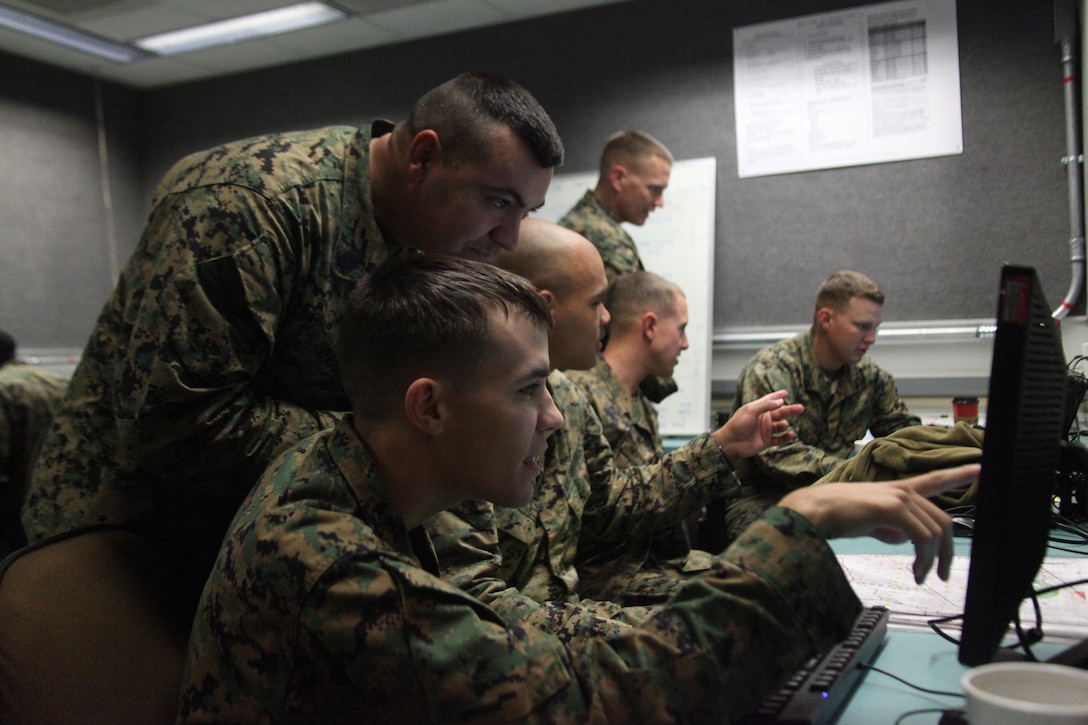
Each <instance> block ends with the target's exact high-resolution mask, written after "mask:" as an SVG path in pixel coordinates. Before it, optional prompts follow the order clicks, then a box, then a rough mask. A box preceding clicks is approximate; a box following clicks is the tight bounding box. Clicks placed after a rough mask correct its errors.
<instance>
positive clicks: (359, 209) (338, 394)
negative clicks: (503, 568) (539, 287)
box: [23, 122, 398, 581]
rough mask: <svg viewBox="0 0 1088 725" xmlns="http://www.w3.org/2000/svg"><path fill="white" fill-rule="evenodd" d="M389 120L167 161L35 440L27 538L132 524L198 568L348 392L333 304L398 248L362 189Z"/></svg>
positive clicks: (328, 422)
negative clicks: (37, 450)
mask: <svg viewBox="0 0 1088 725" xmlns="http://www.w3.org/2000/svg"><path fill="white" fill-rule="evenodd" d="M391 130H392V125H391V124H389V123H386V122H375V123H374V124H373V125H372V126H368V127H365V128H350V127H332V128H325V129H319V130H315V131H307V132H299V133H286V134H275V135H270V136H260V137H256V138H251V139H248V140H243V141H237V142H234V143H229V144H225V145H223V146H219V147H217V148H214V149H211V150H209V151H205V152H200V153H196V154H193V155H191V156H188V157H187V158H185V159H182V160H181V161H179V162H178V163H177V164H176V165H175V166H174V167H173V169H172V170H171V171H170V172H169V173H167V175H166V176H165V177H164V179H163V180H162V182H161V183H160V185H159V187H158V189H157V191H156V193H155V196H154V201H153V202H152V212H151V215H150V219H149V221H148V224H147V228H146V230H145V232H144V234H143V237H142V239H141V240H140V243H139V245H138V246H137V248H136V251H135V252H134V254H133V256H132V258H131V260H130V261H129V263H128V264H127V266H126V267H125V269H124V270H123V272H122V273H121V277H120V280H119V281H118V284H117V287H116V289H115V291H114V292H113V294H112V295H111V296H110V298H109V299H108V300H107V301H106V304H105V306H104V307H103V310H102V312H101V314H100V316H99V318H98V321H97V323H96V325H95V328H94V330H93V332H92V334H91V336H90V340H89V341H88V343H87V346H86V348H85V350H84V351H83V355H82V358H81V359H80V362H79V365H78V366H77V368H76V370H75V372H74V374H73V376H72V380H71V384H70V387H69V394H68V396H67V398H66V399H65V401H64V403H63V404H62V406H61V407H60V409H59V411H58V414H57V417H56V419H55V421H54V425H53V428H52V430H51V431H50V433H49V434H48V435H47V438H46V440H45V442H44V445H43V448H42V455H41V458H40V460H39V464H38V467H37V469H36V473H35V475H34V479H33V483H32V487H31V490H30V494H29V497H28V500H27V504H26V508H25V510H24V513H23V523H24V526H25V527H26V530H27V532H28V536H29V538H30V539H31V540H35V539H40V538H42V537H44V536H47V535H49V534H52V533H55V532H59V531H64V530H66V529H71V528H74V527H76V526H79V525H82V524H92V523H97V522H103V521H106V522H113V523H124V524H130V525H132V526H134V527H136V528H138V529H140V530H141V531H143V533H145V534H146V535H148V536H149V537H150V538H152V540H154V541H157V542H160V543H162V544H163V545H165V546H167V547H168V548H169V549H170V550H172V551H173V552H174V553H175V554H178V555H179V556H182V557H183V561H188V562H189V563H190V564H191V565H192V567H193V575H194V576H195V577H197V578H199V579H200V580H201V581H202V580H203V575H204V572H206V571H207V569H208V567H209V566H210V565H211V562H212V561H214V558H215V552H216V551H217V549H218V546H219V542H220V541H221V540H222V536H223V532H224V531H225V530H226V526H227V524H228V522H229V521H230V518H231V516H232V515H233V514H234V511H235V510H236V508H237V504H238V502H240V501H241V500H242V498H243V497H244V496H245V494H246V493H247V492H248V491H249V489H250V487H251V486H252V485H253V483H254V482H255V481H256V480H257V478H258V476H259V475H260V474H261V472H262V471H263V470H264V468H265V467H266V466H267V465H268V463H269V462H270V461H271V460H272V459H273V458H274V457H275V456H276V455H278V454H279V453H282V452H283V451H284V450H286V449H288V448H289V447H290V446H292V445H294V444H295V443H296V442H298V441H299V440H301V439H302V438H305V437H307V436H309V435H311V434H313V433H316V432H317V431H319V430H322V429H324V428H328V427H330V426H332V425H333V424H335V423H336V421H337V420H338V419H339V418H340V417H341V415H342V413H341V412H338V411H344V410H346V409H347V408H348V401H347V398H346V396H345V394H344V391H343V388H342V386H341V384H340V381H339V372H338V369H337V363H336V332H337V329H338V327H339V324H340V320H341V307H342V303H343V301H344V298H345V297H346V295H347V294H348V292H349V291H350V290H351V288H352V286H353V285H354V284H355V281H356V280H357V279H359V278H360V276H362V275H363V274H365V273H366V272H367V270H369V269H370V268H372V267H373V266H374V265H376V264H377V263H379V262H380V261H381V260H383V259H385V258H386V257H388V256H389V255H391V254H393V253H394V251H395V250H396V249H398V247H396V246H395V245H394V244H393V243H392V242H390V241H389V240H387V239H386V238H384V237H383V235H382V232H381V230H380V229H379V227H378V225H377V223H376V221H375V216H374V209H373V206H372V204H371V199H370V179H369V152H368V145H369V143H370V140H371V138H372V137H374V136H376V135H381V134H385V133H388V132H389V131H391ZM240 311H244V314H239V313H240Z"/></svg>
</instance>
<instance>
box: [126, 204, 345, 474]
mask: <svg viewBox="0 0 1088 725" xmlns="http://www.w3.org/2000/svg"><path fill="white" fill-rule="evenodd" d="M225 209H231V210H232V211H231V213H230V214H229V215H228V214H226V213H225V212H224V211H223V210H225ZM290 224H291V222H290V221H289V220H288V219H287V218H285V215H284V214H282V213H281V212H280V211H279V210H278V209H276V208H274V207H273V206H272V205H271V204H270V203H269V202H268V201H267V200H266V199H264V197H262V196H261V195H259V194H257V193H254V192H252V191H249V190H247V189H245V188H243V187H240V186H231V185H217V186H212V187H199V188H197V189H193V190H190V191H188V192H186V193H185V194H179V195H173V196H169V197H167V198H166V199H164V200H163V202H162V203H160V204H159V206H158V207H157V208H156V209H155V211H154V212H153V214H152V216H151V218H150V220H149V222H148V227H147V230H146V232H145V235H147V237H148V238H151V239H158V240H160V243H158V244H154V245H149V247H147V248H149V249H151V250H152V251H149V252H147V253H146V254H145V255H144V256H141V257H134V258H133V261H132V262H130V264H134V265H142V266H144V267H145V268H146V269H145V270H143V271H142V272H141V273H140V274H139V275H132V277H133V278H136V277H138V278H142V279H146V280H148V282H147V283H146V284H147V287H146V289H142V290H132V291H131V294H129V295H127V297H128V298H129V299H131V300H132V301H131V302H129V303H128V304H129V306H130V309H128V310H125V311H124V317H125V318H126V320H128V322H129V324H130V325H131V329H130V330H129V331H128V335H129V340H130V343H129V344H128V346H127V348H126V349H125V350H124V352H123V359H122V360H121V365H120V366H119V368H118V369H117V372H116V375H117V381H116V383H115V386H116V389H117V390H119V391H123V395H119V396H118V400H117V401H116V411H117V412H116V415H117V427H118V431H119V435H120V437H121V449H122V452H121V455H122V457H128V458H129V459H130V460H129V464H130V465H133V466H135V465H140V466H143V467H146V468H148V469H150V470H154V471H159V472H162V474H163V475H164V476H167V477H173V476H175V475H176V473H175V471H176V470H177V469H178V468H179V467H183V469H184V470H186V471H187V473H188V474H189V475H198V474H199V472H200V471H199V466H200V465H207V466H214V467H221V466H223V465H224V463H226V462H229V463H231V464H247V465H251V466H252V468H253V475H254V478H256V476H257V475H259V474H260V472H261V471H262V470H263V469H264V467H265V465H267V463H268V461H270V460H271V459H272V458H273V457H274V456H275V455H276V454H277V453H279V452H281V451H282V450H284V449H285V448H286V447H287V446H289V445H291V444H292V443H294V442H295V441H297V440H299V439H301V438H304V437H306V436H308V435H311V434H312V433H316V432H317V431H319V430H322V429H324V428H327V427H330V426H331V425H333V424H335V422H336V420H337V419H339V417H341V413H339V412H332V411H311V410H307V409H305V408H303V407H301V406H299V405H295V404H292V403H290V402H288V401H285V400H280V399H276V398H274V397H272V396H271V395H269V394H267V393H266V392H263V391H258V390H255V389H254V386H253V384H252V381H253V378H254V376H255V375H256V373H257V371H258V370H259V369H260V368H261V365H262V363H264V361H265V360H266V359H268V357H269V356H270V355H271V354H272V349H273V347H274V345H275V344H276V333H277V324H278V322H279V319H280V317H281V316H282V315H283V314H284V313H285V310H286V308H287V306H288V304H289V301H290V300H291V295H292V291H293V290H292V283H293V282H294V279H293V270H294V269H295V267H296V265H297V264H298V263H299V260H297V259H295V258H294V257H295V251H294V250H293V248H292V246H291V245H290V244H289V243H288V241H287V240H288V238H289V237H290V234H291V232H290V230H289V227H290ZM315 364H319V361H315Z"/></svg>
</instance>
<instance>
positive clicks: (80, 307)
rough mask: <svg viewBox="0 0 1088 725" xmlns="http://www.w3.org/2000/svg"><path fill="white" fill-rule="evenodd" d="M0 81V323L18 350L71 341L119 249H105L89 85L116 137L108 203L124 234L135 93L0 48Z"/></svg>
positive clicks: (89, 314) (134, 187)
mask: <svg viewBox="0 0 1088 725" xmlns="http://www.w3.org/2000/svg"><path fill="white" fill-rule="evenodd" d="M0 77H2V78H3V79H4V84H3V89H2V91H0V170H2V173H0V255H2V261H0V327H2V328H4V329H6V330H8V331H9V332H11V334H12V335H14V336H15V338H16V339H17V340H18V341H19V344H20V346H21V347H80V346H82V344H83V341H84V340H85V339H86V337H87V333H88V332H89V330H90V328H91V324H92V322H93V320H94V317H95V316H96V314H97V312H98V308H99V307H100V305H101V303H102V300H103V299H104V298H105V296H106V293H107V291H108V290H109V288H110V287H111V286H112V275H111V273H110V270H111V256H125V255H127V252H124V251H119V252H118V253H117V254H116V255H114V254H113V252H112V250H111V243H110V237H111V235H110V234H109V233H108V225H107V216H106V197H104V196H103V181H104V177H103V174H102V169H103V161H105V160H106V159H108V157H109V153H108V152H107V153H106V154H105V156H102V155H100V150H99V134H98V123H97V118H98V114H97V112H96V107H97V106H96V95H95V94H96V88H97V91H98V92H101V94H102V96H101V98H102V108H107V107H108V108H110V109H111V111H110V115H111V116H113V117H115V118H116V119H117V121H116V123H113V122H107V124H106V127H107V128H108V129H109V130H110V134H109V135H111V136H113V137H114V138H113V141H114V142H115V143H116V148H115V151H116V157H115V159H114V164H109V163H108V162H107V165H109V166H115V167H116V168H114V169H113V170H114V175H113V176H112V177H110V179H111V181H110V186H111V190H112V191H113V193H112V194H111V195H110V201H111V203H112V204H113V207H114V209H115V211H116V212H117V213H116V214H115V215H114V216H115V217H118V216H119V217H122V218H121V220H120V221H119V222H117V224H116V226H117V228H118V233H119V234H124V235H128V236H131V234H132V233H133V231H132V230H133V226H134V225H133V223H132V219H133V214H134V213H136V210H137V209H138V206H137V205H135V204H134V200H135V199H136V198H137V196H136V192H137V191H138V189H139V187H138V174H137V173H136V166H135V158H136V157H135V156H134V155H133V154H134V153H135V151H136V149H137V148H138V144H136V143H132V141H134V127H133V122H134V119H135V116H134V115H133V114H134V107H133V105H132V100H133V98H134V95H133V94H132V93H131V92H126V91H123V90H120V89H118V88H116V87H110V86H108V85H104V84H103V85H97V86H96V83H95V82H94V81H92V80H91V79H89V78H86V77H83V76H80V75H78V74H75V73H69V72H66V71H60V70H56V69H53V68H51V67H48V66H44V65H41V64H39V63H35V62H32V61H27V60H23V59H21V58H17V57H15V56H10V55H3V54H0ZM107 147H111V148H112V147H114V143H109V144H107ZM113 237H114V238H116V237H117V234H115V235H113ZM129 249H131V246H130V247H129ZM114 266H115V265H114Z"/></svg>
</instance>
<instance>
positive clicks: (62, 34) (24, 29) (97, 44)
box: [0, 5, 147, 63]
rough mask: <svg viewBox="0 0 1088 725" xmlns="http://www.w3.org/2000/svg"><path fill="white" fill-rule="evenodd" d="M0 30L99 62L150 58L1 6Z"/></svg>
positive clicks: (124, 46) (131, 49) (108, 41)
mask: <svg viewBox="0 0 1088 725" xmlns="http://www.w3.org/2000/svg"><path fill="white" fill-rule="evenodd" d="M0 27H4V28H9V29H11V30H17V31H19V32H20V33H26V34H27V35H33V36H34V37H35V38H41V39H42V40H50V41H52V42H54V43H59V44H61V45H64V46H67V47H69V48H73V49H75V50H80V51H83V52H84V53H90V54H91V55H96V56H98V57H99V58H105V59H106V60H112V61H113V62H115V63H130V62H132V61H134V60H139V59H140V58H146V57H147V53H145V52H144V51H142V50H140V49H139V48H133V47H132V46H130V45H125V44H124V43H115V42H113V41H112V40H106V39H105V38H100V37H98V36H97V35H91V34H90V33H84V32H83V31H81V30H76V29H75V28H71V27H69V26H67V25H62V24H61V23H56V22H53V21H52V20H46V19H45V18H41V17H38V16H37V15H31V14H30V13H24V12H22V11H21V10H14V9H12V8H9V7H6V6H3V5H0Z"/></svg>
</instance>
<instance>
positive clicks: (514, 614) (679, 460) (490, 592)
mask: <svg viewBox="0 0 1088 725" xmlns="http://www.w3.org/2000/svg"><path fill="white" fill-rule="evenodd" d="M548 383H549V386H550V388H551V391H552V397H553V398H554V400H555V404H556V405H557V406H558V408H559V410H560V411H561V412H562V413H563V417H564V424H563V426H562V427H561V428H560V429H559V430H557V431H555V432H554V433H552V434H551V436H549V438H548V450H547V452H546V453H545V454H544V462H543V472H542V473H541V474H540V478H539V479H538V482H537V487H536V491H535V492H534V494H533V499H532V501H530V502H529V504H528V505H526V506H523V507H521V508H517V509H513V508H503V507H496V508H495V520H496V525H497V528H498V541H497V548H498V552H497V553H496V556H495V557H494V558H493V560H492V565H493V566H492V568H491V569H490V570H489V568H488V566H487V559H488V556H487V552H488V550H489V548H490V547H489V545H488V544H489V542H487V541H486V539H485V534H486V523H487V522H486V517H484V518H483V519H482V520H481V514H482V512H481V511H480V510H479V509H478V504H475V503H471V502H469V503H466V504H462V506H460V507H458V508H456V509H454V510H452V511H450V512H446V513H444V514H443V515H442V516H441V517H440V518H439V519H436V520H432V521H431V522H428V526H429V528H430V530H431V532H432V534H433V535H436V539H439V538H440V540H441V542H442V543H441V545H439V546H438V547H437V549H438V553H439V559H440V560H442V561H443V562H448V563H450V564H451V565H452V564H454V563H455V564H456V566H450V567H447V568H448V569H449V571H446V572H445V573H444V576H445V578H447V579H448V580H450V581H453V582H455V583H457V584H458V585H459V586H462V587H463V588H465V589H466V590H467V591H469V592H470V593H471V594H473V595H474V596H477V597H479V598H481V599H483V600H484V601H485V602H487V603H488V604H491V605H492V606H494V607H495V608H496V609H497V610H498V611H500V612H503V613H504V614H505V615H506V616H507V617H508V621H511V622H519V621H522V619H523V618H524V617H526V616H529V617H532V619H530V620H529V621H530V622H531V623H533V624H536V625H538V626H540V622H541V620H540V617H541V614H540V613H539V612H534V611H533V609H532V608H531V607H527V606H526V603H525V602H524V601H522V600H521V598H520V597H529V598H530V599H532V600H535V601H537V602H560V603H565V604H581V605H582V606H583V607H586V608H587V609H588V610H589V611H592V612H595V613H597V614H599V615H600V616H602V617H605V618H611V619H615V620H618V621H620V622H625V623H627V622H637V621H639V620H641V619H643V618H645V617H646V616H647V614H648V613H649V612H651V611H652V609H651V608H650V607H652V606H653V605H656V604H659V603H660V602H662V601H664V600H665V599H666V598H667V597H668V596H669V595H670V594H671V593H672V592H673V591H674V590H675V589H676V587H677V586H678V585H679V584H680V582H681V581H682V579H683V578H684V572H683V571H679V570H677V568H676V567H673V566H662V567H659V568H657V569H656V570H655V571H652V572H649V573H648V574H647V575H646V576H645V577H644V578H642V579H640V578H639V573H640V570H641V569H642V568H643V565H644V564H645V563H646V560H647V557H648V555H649V542H650V540H651V539H652V536H653V535H654V534H655V533H656V532H659V531H661V530H663V529H667V528H668V527H670V526H672V525H673V524H675V523H677V522H678V521H683V520H684V519H686V518H687V516H689V515H690V514H692V513H694V512H696V511H698V510H700V509H701V508H702V507H703V506H704V505H705V503H706V502H707V501H709V500H710V499H712V498H716V497H720V496H724V495H726V494H727V493H729V492H735V490H736V488H737V487H738V486H739V482H738V481H737V479H736V477H735V476H734V475H733V472H732V466H731V464H730V462H729V461H728V460H727V459H726V457H725V455H724V454H723V453H722V451H721V449H720V448H719V447H718V445H717V443H716V442H715V441H714V439H713V438H712V437H711V435H710V434H709V433H704V434H703V435H700V436H698V437H696V438H695V439H693V440H692V441H691V442H689V443H687V444H686V445H684V446H682V447H681V448H679V449H677V450H676V451H673V452H672V453H669V454H666V455H664V456H663V457H662V458H661V459H660V460H659V461H657V462H656V463H653V464H649V465H640V466H634V467H622V468H621V467H619V466H618V465H617V464H616V462H615V460H614V458H613V452H612V448H611V447H610V446H609V445H608V440H607V439H606V438H605V435H604V429H603V427H602V425H601V421H600V419H599V418H598V417H597V414H596V412H595V411H594V410H593V407H592V405H591V404H590V402H589V401H588V400H587V399H586V397H585V395H584V394H583V393H582V392H581V391H580V390H579V389H578V387H577V386H575V385H574V384H573V383H572V382H571V381H570V379H569V378H568V377H567V375H566V374H565V373H563V372H560V371H553V372H552V374H551V375H550V376H549V377H548ZM481 532H483V533H481ZM621 550H622V556H621V555H620V551H621ZM710 558H711V557H710V556H709V555H705V556H697V557H692V560H691V562H690V567H688V570H689V571H695V570H702V569H705V568H706V567H708V566H710ZM474 562H475V565H474ZM496 568H497V571H496ZM583 568H585V569H586V570H587V571H590V572H592V578H591V579H590V580H589V581H588V583H584V582H583V580H582V578H581V576H580V573H581V572H582V570H583ZM496 581H498V582H502V583H504V584H505V585H506V586H508V587H514V588H516V590H517V592H518V593H519V595H520V596H519V597H514V598H512V599H506V595H507V594H509V592H504V591H503V590H502V587H501V586H496ZM584 584H585V585H584ZM594 600H596V601H594ZM606 600H612V601H615V602H618V603H620V604H624V605H627V606H625V607H624V608H622V609H620V608H619V607H618V606H616V605H613V604H609V603H607V601H606ZM568 628H569V626H568Z"/></svg>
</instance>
